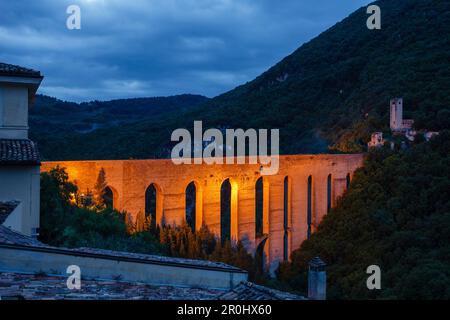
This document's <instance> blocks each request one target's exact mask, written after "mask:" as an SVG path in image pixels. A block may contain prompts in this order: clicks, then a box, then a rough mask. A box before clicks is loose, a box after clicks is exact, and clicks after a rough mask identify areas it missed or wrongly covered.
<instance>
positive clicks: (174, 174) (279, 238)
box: [41, 154, 363, 269]
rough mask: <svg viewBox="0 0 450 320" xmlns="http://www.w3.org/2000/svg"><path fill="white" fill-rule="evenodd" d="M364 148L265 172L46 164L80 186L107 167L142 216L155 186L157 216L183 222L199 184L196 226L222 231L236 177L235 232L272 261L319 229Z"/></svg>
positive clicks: (121, 205) (119, 163) (114, 186)
mask: <svg viewBox="0 0 450 320" xmlns="http://www.w3.org/2000/svg"><path fill="white" fill-rule="evenodd" d="M362 162H363V155H361V154H352V155H329V154H323V155H288V156H280V166H279V168H280V169H279V172H278V174H276V175H272V176H261V174H260V169H261V166H260V165H259V164H248V163H247V164H231V165H230V164H223V165H219V164H214V165H207V164H201V165H199V164H192V165H187V164H183V165H175V164H173V163H172V161H171V160H170V159H168V160H105V161H63V162H44V163H43V164H42V168H41V170H42V171H48V170H50V169H51V168H53V167H55V166H56V165H59V166H60V167H65V168H66V169H67V172H68V174H69V179H70V180H71V181H73V182H75V183H76V184H77V186H78V188H79V190H80V192H85V191H86V190H87V189H90V190H93V189H94V184H95V182H96V180H97V177H98V174H99V171H100V170H101V168H104V170H105V172H106V180H107V184H108V186H109V187H110V189H111V190H112V192H113V199H114V201H113V205H114V207H115V208H116V209H117V210H120V211H122V210H124V211H127V212H128V213H130V214H131V215H132V217H134V218H136V216H137V214H138V213H139V212H141V213H142V212H145V194H146V190H147V188H148V187H149V186H150V185H153V186H154V187H155V189H156V220H157V222H158V223H161V222H162V221H164V223H170V224H180V223H182V221H183V220H184V219H185V215H186V213H185V212H186V210H185V208H186V187H187V186H188V185H189V184H190V183H191V182H194V183H195V187H196V201H195V202H196V209H195V210H196V215H195V216H196V217H195V219H196V222H195V225H196V228H199V227H200V226H201V225H202V223H205V224H206V225H207V226H208V227H209V229H210V230H212V231H213V232H214V233H216V234H217V235H220V230H221V227H220V223H221V200H220V197H221V186H222V183H224V181H225V180H227V179H229V182H230V184H231V200H230V202H231V204H230V205H231V209H230V211H231V230H230V234H231V237H232V239H235V240H236V239H240V240H242V241H243V243H244V245H245V246H246V247H247V249H248V250H249V251H250V252H255V250H256V249H257V247H258V245H259V244H261V246H260V247H259V249H261V248H263V249H262V250H263V252H264V257H265V261H266V264H267V265H268V266H270V268H271V269H273V268H275V267H276V265H277V263H278V262H279V261H281V260H283V259H286V257H288V256H289V255H290V252H291V251H292V250H294V249H296V248H298V247H299V246H300V244H301V243H302V241H304V240H305V239H307V237H308V233H309V232H308V229H309V230H310V231H311V232H313V231H314V230H315V228H317V226H318V224H319V223H320V221H321V220H322V218H323V216H324V215H325V214H326V213H327V211H328V209H329V207H330V206H333V205H334V204H335V203H336V199H337V198H338V197H339V196H341V195H342V194H343V193H344V191H345V190H346V188H347V186H348V183H349V181H350V179H351V177H352V175H353V172H354V171H355V170H356V169H357V168H358V167H360V166H361V165H362ZM260 178H261V179H263V188H262V190H263V192H262V194H263V201H262V203H263V206H262V229H263V230H262V231H263V234H264V235H263V236H257V235H256V227H255V225H256V214H255V212H256V187H255V186H256V183H257V181H258V179H260Z"/></svg>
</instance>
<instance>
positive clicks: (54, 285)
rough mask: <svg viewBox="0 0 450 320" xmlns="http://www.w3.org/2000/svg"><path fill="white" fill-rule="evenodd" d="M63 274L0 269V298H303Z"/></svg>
mask: <svg viewBox="0 0 450 320" xmlns="http://www.w3.org/2000/svg"><path fill="white" fill-rule="evenodd" d="M66 281H67V277H63V276H52V275H47V274H43V273H36V274H21V273H14V272H0V298H1V299H25V300H44V299H45V300H304V298H303V297H300V296H296V295H293V294H289V293H286V292H281V291H278V290H273V289H269V288H266V287H262V286H258V285H255V284H253V283H249V282H243V283H241V284H240V285H238V286H237V287H236V288H234V289H233V290H232V291H228V292H224V291H222V290H215V289H205V288H193V287H175V286H153V285H149V284H145V283H130V282H124V281H119V280H108V281H106V280H103V281H100V280H86V279H82V282H81V288H80V290H69V289H68V288H67V284H66Z"/></svg>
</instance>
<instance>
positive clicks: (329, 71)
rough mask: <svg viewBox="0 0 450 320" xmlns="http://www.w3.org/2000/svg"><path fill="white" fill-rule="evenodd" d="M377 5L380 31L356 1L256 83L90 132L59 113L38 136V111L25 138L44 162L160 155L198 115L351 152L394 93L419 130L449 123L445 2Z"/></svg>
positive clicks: (297, 146)
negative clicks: (54, 124) (56, 123)
mask: <svg viewBox="0 0 450 320" xmlns="http://www.w3.org/2000/svg"><path fill="white" fill-rule="evenodd" d="M376 3H377V4H378V5H379V6H380V8H381V11H382V29H381V30H376V31H373V30H372V31H371V30H368V29H367V27H366V20H367V18H368V15H367V14H366V8H361V9H359V10H357V11H356V12H354V13H353V14H351V15H350V16H349V17H348V18H346V19H344V20H343V21H342V22H339V23H337V24H336V25H335V26H333V27H332V28H330V29H329V30H327V31H325V32H323V33H322V34H321V35H319V36H318V37H316V38H315V39H313V40H311V41H309V42H308V43H305V44H304V45H302V46H301V47H300V48H299V49H298V50H296V51H295V52H294V53H292V54H291V55H289V56H288V57H286V58H285V59H283V60H282V61H281V62H279V63H278V64H276V65H275V66H273V67H272V68H270V69H269V70H268V71H267V72H265V73H263V74H262V75H261V76H259V77H257V78H256V79H255V80H253V81H251V82H249V83H246V84H244V85H242V86H239V87H237V88H236V89H234V90H231V91H230V92H227V93H225V94H222V95H220V96H218V97H216V98H214V99H211V100H209V101H204V103H200V104H197V105H195V103H192V107H191V108H185V109H181V110H178V109H175V111H174V110H170V109H167V110H168V111H167V112H162V113H161V112H155V114H154V115H153V116H152V117H151V118H148V117H144V118H142V120H141V121H138V122H135V123H124V124H123V125H121V126H116V127H104V128H100V129H98V130H95V131H93V132H88V133H79V132H78V133H77V132H74V130H73V129H72V128H71V127H70V126H66V125H67V123H68V122H69V121H67V118H61V119H60V127H61V128H60V131H59V132H58V134H57V135H54V134H53V135H52V134H45V131H46V130H47V129H46V126H44V125H42V123H41V122H40V121H41V120H39V119H37V118H36V117H38V115H39V113H40V111H39V110H36V114H35V115H32V117H31V120H32V121H31V127H32V132H33V135H34V136H33V138H34V139H36V140H37V141H38V142H39V144H40V147H41V151H42V154H43V156H44V158H45V159H51V160H64V159H74V160H75V159H87V158H98V159H117V158H125V159H127V158H131V157H132V158H154V157H167V156H168V155H169V154H170V153H169V151H170V147H171V143H170V135H171V133H172V131H173V129H175V128H188V129H192V126H193V121H194V120H203V121H204V126H205V127H216V128H227V127H229V128H239V127H242V128H268V129H270V128H280V136H281V137H280V139H281V141H280V147H281V152H282V153H304V152H323V151H327V148H328V147H330V148H331V149H332V150H335V151H338V152H339V151H344V152H354V151H361V150H363V148H364V146H365V142H367V141H368V140H369V136H370V133H371V132H373V131H374V130H377V131H379V130H382V131H384V132H387V131H388V127H387V124H388V123H389V122H388V107H389V99H390V98H392V97H395V96H402V97H404V101H405V103H404V104H405V110H404V111H405V117H407V118H413V119H414V120H415V121H416V126H417V128H419V129H420V128H428V129H430V130H440V129H443V128H448V127H449V125H450V103H449V100H450V94H449V91H448V88H450V68H448V63H449V61H450V41H449V39H448V37H447V36H445V35H447V34H449V33H450V2H449V1H438V0H396V1H387V0H382V1H377V2H376ZM88 105H91V104H88ZM94 106H95V103H94ZM154 107H155V106H151V105H150V104H149V110H151V109H152V108H154ZM121 108H122V110H123V111H124V112H125V110H126V112H128V111H129V113H133V112H134V111H133V110H134V107H132V106H130V107H127V104H124V105H123V106H122V107H121ZM69 109H70V108H69V107H68V110H69ZM119 109H120V108H119ZM70 110H72V109H70ZM71 112H72V111H71ZM51 113H52V112H50V114H51ZM70 114H72V113H70ZM122 116H124V115H123V114H121V115H120V117H122ZM36 119H37V120H36ZM38 120H39V121H38ZM70 122H71V121H70Z"/></svg>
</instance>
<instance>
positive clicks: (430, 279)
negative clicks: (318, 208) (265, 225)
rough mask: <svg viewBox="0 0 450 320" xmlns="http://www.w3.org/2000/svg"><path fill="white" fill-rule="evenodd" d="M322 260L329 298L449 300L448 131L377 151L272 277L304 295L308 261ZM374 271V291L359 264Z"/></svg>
mask: <svg viewBox="0 0 450 320" xmlns="http://www.w3.org/2000/svg"><path fill="white" fill-rule="evenodd" d="M315 256H320V257H321V258H322V259H323V260H324V261H325V262H326V263H327V264H328V270H327V271H328V278H327V282H328V287H327V291H328V297H329V298H331V299H349V298H351V299H368V298H385V299H449V298H450V131H448V130H447V131H443V132H442V133H441V135H440V136H439V137H437V138H435V139H433V140H432V141H431V142H429V143H419V144H417V145H415V146H413V147H411V148H409V149H406V150H402V151H391V150H389V149H382V150H376V151H373V152H371V153H369V154H368V158H367V160H366V162H365V166H364V167H363V168H362V169H360V170H358V171H357V172H356V173H355V177H354V179H353V181H352V183H351V186H350V189H349V191H348V192H347V194H346V195H345V196H344V197H343V198H342V200H341V201H340V202H339V204H338V205H337V207H336V208H335V209H334V210H332V211H331V213H329V214H328V215H327V216H326V217H325V218H324V220H323V221H322V223H321V224H320V226H319V228H318V230H317V232H316V233H314V234H313V235H312V237H311V239H310V240H307V241H305V242H304V243H303V244H302V246H301V248H300V249H299V250H296V251H294V252H293V254H292V263H290V264H284V265H281V266H280V269H279V271H278V278H279V279H280V280H281V281H282V282H283V283H284V284H285V285H287V286H288V287H289V288H291V289H294V290H299V291H301V292H305V288H306V286H307V278H306V270H307V263H308V261H309V260H310V259H311V258H313V257H315ZM370 265H378V266H380V268H381V285H382V287H381V290H372V291H370V290H368V289H367V287H366V279H367V278H368V276H369V275H368V274H366V269H367V267H368V266H370Z"/></svg>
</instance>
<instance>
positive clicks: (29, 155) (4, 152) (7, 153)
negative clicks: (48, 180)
mask: <svg viewBox="0 0 450 320" xmlns="http://www.w3.org/2000/svg"><path fill="white" fill-rule="evenodd" d="M40 163H41V161H40V157H39V151H38V148H37V144H36V143H34V142H33V141H31V140H28V139H0V165H39V164H40Z"/></svg>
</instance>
